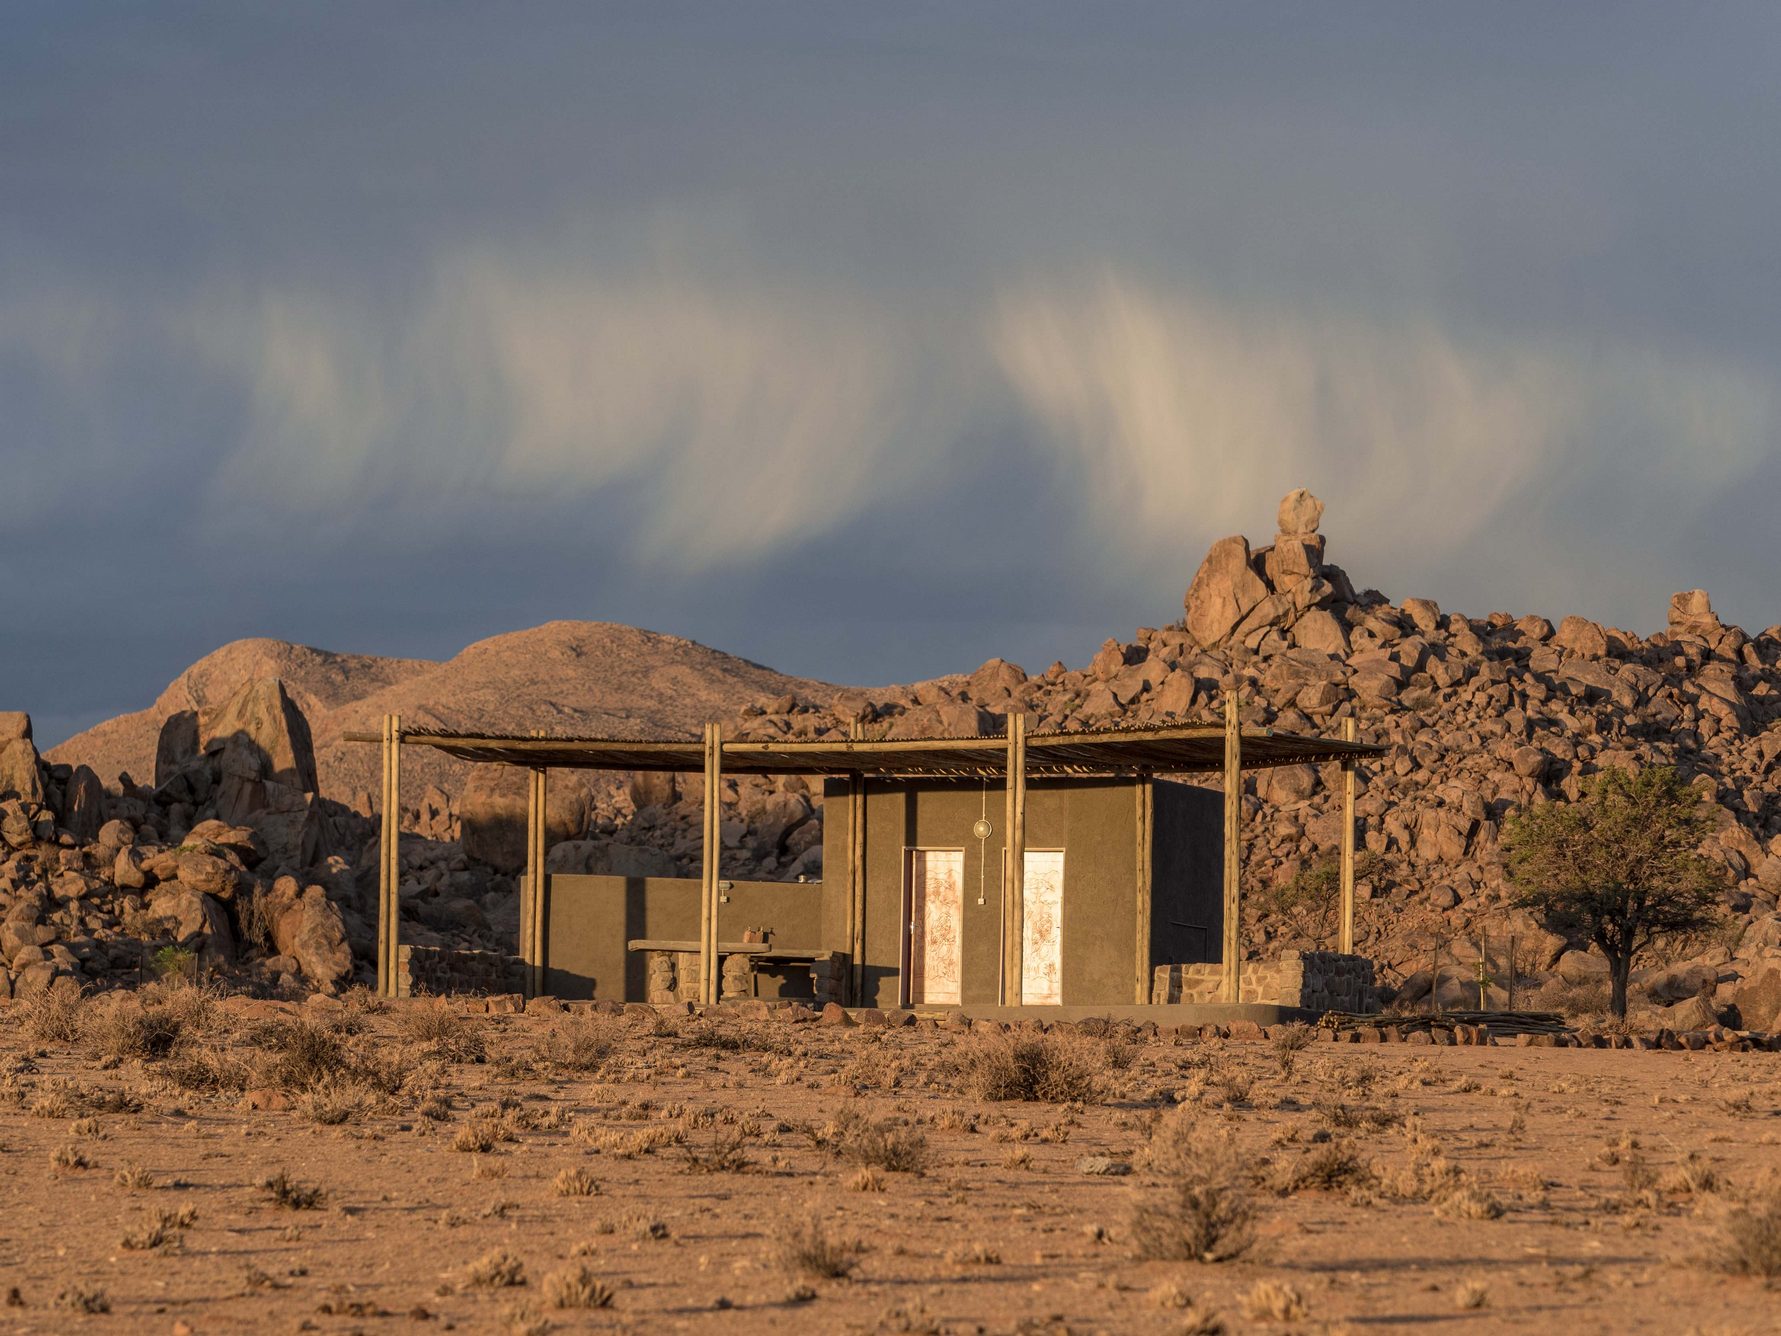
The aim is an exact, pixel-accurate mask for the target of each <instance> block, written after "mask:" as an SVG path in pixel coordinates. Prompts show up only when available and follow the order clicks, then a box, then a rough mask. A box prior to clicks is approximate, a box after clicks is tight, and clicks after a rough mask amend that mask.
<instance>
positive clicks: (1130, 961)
mask: <svg viewBox="0 0 1781 1336" xmlns="http://www.w3.org/2000/svg"><path fill="white" fill-rule="evenodd" d="M1156 788H1157V789H1158V790H1180V791H1181V792H1180V793H1178V794H1177V793H1171V794H1170V795H1169V796H1168V797H1166V798H1165V799H1163V800H1162V802H1160V803H1159V804H1158V809H1157V816H1156V825H1157V827H1158V829H1161V828H1162V826H1163V825H1164V823H1167V822H1176V821H1185V822H1187V823H1188V828H1187V829H1183V830H1180V831H1172V832H1171V838H1170V843H1169V850H1168V854H1167V859H1168V867H1167V877H1168V880H1167V882H1166V883H1165V885H1166V886H1167V887H1168V888H1169V889H1168V897H1167V908H1166V909H1163V910H1157V911H1156V912H1154V913H1153V924H1154V922H1155V920H1156V919H1159V918H1166V917H1168V915H1169V914H1170V913H1173V912H1174V911H1175V909H1176V908H1178V906H1179V905H1180V904H1182V903H1188V902H1192V903H1195V904H1197V903H1198V901H1199V900H1202V899H1203V898H1204V892H1203V889H1201V890H1199V891H1194V890H1193V889H1192V887H1191V885H1190V883H1191V882H1192V879H1193V878H1194V877H1195V876H1197V875H1199V873H1200V871H1201V870H1202V869H1203V868H1204V867H1207V866H1210V867H1211V869H1212V874H1213V877H1214V881H1213V888H1214V892H1216V887H1217V881H1216V877H1217V871H1218V861H1219V859H1218V851H1217V848H1216V844H1215V845H1214V847H1213V849H1212V851H1211V853H1210V855H1209V856H1208V855H1207V854H1206V853H1205V852H1204V850H1203V849H1201V848H1200V847H1199V846H1200V845H1201V844H1202V842H1203V841H1205V840H1206V839H1207V837H1208V832H1207V831H1206V830H1205V829H1204V823H1203V820H1202V819H1201V814H1202V813H1203V811H1204V809H1205V803H1204V801H1203V799H1205V798H1207V797H1209V798H1210V799H1211V811H1212V813H1213V816H1214V818H1217V817H1218V813H1219V808H1218V800H1217V795H1216V794H1208V793H1207V791H1205V790H1201V789H1195V788H1192V787H1191V786H1189V785H1183V784H1170V783H1158V784H1157V785H1156ZM823 803H824V811H825V812H826V813H827V814H828V815H827V820H825V822H824V831H823V836H824V845H823V869H824V888H825V889H824V909H823V923H824V933H825V940H824V943H823V944H824V945H825V946H826V947H828V948H829V949H831V950H837V951H846V950H847V949H848V942H847V941H846V940H845V939H846V931H847V928H846V924H847V893H848V892H847V880H848V877H847V873H848V850H847V821H846V819H845V814H846V811H847V807H846V803H847V784H846V782H845V781H843V780H831V781H829V782H828V784H827V785H826V786H825V790H824V798H823ZM1004 811H1005V794H1004V790H1003V789H1002V787H1001V785H999V784H992V785H990V786H989V788H988V789H987V790H985V789H984V787H983V786H982V785H981V784H980V783H975V782H959V783H945V782H937V781H936V782H923V783H905V782H899V783H891V782H889V781H875V782H872V783H870V784H868V786H867V794H866V953H865V961H864V968H863V970H862V996H861V999H860V1000H861V1004H862V1005H865V1006H881V1007H894V1006H897V1005H898V1004H899V1002H900V1001H901V991H900V986H901V953H902V950H903V937H902V931H903V892H904V886H903V881H904V865H903V859H904V852H905V850H907V849H912V848H928V849H963V850H964V851H965V884H964V888H963V889H964V902H965V903H964V923H963V949H964V980H963V1000H964V1002H966V1003H976V1004H993V1003H995V1002H996V1001H998V1000H999V989H1000V960H1001V931H1002V924H1001V906H1002V897H1001V878H1002V871H1001V869H1002V858H1003V850H1004V847H1005V843H1004V841H1005V834H1006V832H1005V830H1004V826H1005V819H1004ZM980 816H987V817H988V819H989V821H990V824H991V825H992V827H993V828H994V830H993V833H992V834H991V835H990V837H989V839H988V840H987V841H985V842H982V844H981V845H980V842H979V841H978V839H977V837H976V836H975V835H974V834H973V833H972V830H971V827H972V825H973V824H974V823H975V822H976V821H977V819H978V818H979V817H980ZM1138 825H1139V782H1138V781H1136V780H1131V779H1103V780H1095V779H1084V780H1068V781H1061V780H1053V781H1039V782H1035V783H1033V784H1030V785H1029V786H1028V787H1027V830H1026V846H1027V848H1028V849H1034V850H1037V849H1062V850H1063V851H1064V896H1063V910H1064V922H1063V979H1062V983H1063V1002H1064V1005H1066V1006H1070V1005H1091V1006H1092V1005H1103V1004H1107V1005H1111V1004H1115V1003H1118V1004H1125V1003H1130V1002H1131V1001H1132V1000H1133V998H1134V996H1135V991H1136V988H1137V981H1138V975H1139V973H1140V970H1139V966H1138V961H1137V958H1136V950H1137V892H1138V840H1139V833H1138ZM1220 831H1221V827H1220V824H1219V821H1218V820H1217V819H1215V820H1214V822H1213V824H1212V826H1211V827H1210V832H1209V833H1210V838H1211V839H1212V840H1213V841H1214V842H1216V841H1217V840H1218V839H1219V837H1220ZM1190 846H1191V847H1190ZM1155 856H1156V855H1155V853H1154V851H1153V853H1152V858H1153V860H1154V858H1155ZM980 881H981V882H982V885H981V886H980V885H979V883H980ZM980 895H981V898H982V900H983V903H982V904H979V903H978V900H979V897H980ZM1196 895H1197V896H1198V899H1195V896H1196ZM1213 900H1214V903H1216V901H1217V896H1216V893H1215V894H1214V896H1213ZM1154 905H1155V900H1154V893H1153V906H1154ZM1152 931H1153V932H1154V931H1155V928H1154V926H1153V929H1152ZM1159 958H1160V957H1157V956H1156V954H1155V952H1154V951H1153V952H1152V959H1151V960H1147V961H1145V962H1144V967H1143V971H1142V973H1143V974H1144V976H1145V977H1146V979H1148V976H1149V972H1150V967H1151V965H1152V963H1154V961H1155V960H1156V959H1159Z"/></svg>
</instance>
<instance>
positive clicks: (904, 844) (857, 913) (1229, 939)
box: [362, 706, 1381, 1008]
mask: <svg viewBox="0 0 1781 1336" xmlns="http://www.w3.org/2000/svg"><path fill="white" fill-rule="evenodd" d="M1346 722H1347V724H1348V733H1349V736H1348V737H1345V738H1342V739H1334V738H1319V737H1308V736H1304V735H1297V734H1286V733H1277V732H1273V731H1269V730H1256V731H1251V732H1241V731H1240V730H1239V729H1238V727H1237V724H1236V715H1235V709H1234V706H1232V707H1230V708H1228V709H1227V717H1226V724H1225V726H1224V727H1223V728H1219V727H1216V726H1214V727H1204V726H1164V727H1155V728H1130V729H1119V730H1106V731H1100V732H1074V733H1032V734H1029V733H1028V732H1027V731H1026V727H1025V720H1024V717H1023V716H1019V715H1014V716H1010V721H1009V729H1008V733H1007V734H1006V735H1005V736H1003V737H961V738H928V739H873V738H866V737H853V738H848V739H825V740H798V739H781V740H776V741H769V742H757V741H741V740H730V741H726V740H724V739H723V737H722V736H721V733H720V732H719V730H718V728H717V726H715V725H710V726H708V727H707V729H706V733H705V737H704V738H703V739H702V740H700V741H692V740H688V741H684V742H653V741H627V740H622V739H610V738H546V737H519V736H480V735H471V734H457V733H451V734H448V733H439V732H432V731H423V730H415V731H404V730H403V729H402V728H401V724H400V720H399V719H397V718H395V717H394V716H391V717H390V718H388V719H386V721H385V728H384V732H383V735H382V737H381V739H370V738H366V739H362V740H367V741H369V740H381V741H382V742H383V744H384V758H385V761H384V765H385V802H384V812H385V823H384V824H385V840H384V867H383V876H382V884H383V897H384V898H383V901H382V904H381V906H380V913H379V939H380V959H379V965H380V968H379V980H380V986H381V987H382V988H383V990H384V991H386V992H399V991H401V990H402V983H403V981H404V980H405V979H407V978H409V977H410V976H411V975H412V974H413V973H414V972H415V971H416V969H417V967H416V966H415V965H414V964H413V961H414V957H413V954H412V953H409V955H408V956H406V957H405V956H404V954H403V952H402V949H401V947H400V945H399V942H398V941H397V935H398V924H399V914H398V912H397V910H398V909H399V905H398V904H397V901H396V883H397V873H398V866H397V863H396V859H395V854H394V850H395V838H396V837H395V829H394V823H393V821H391V820H390V817H389V813H391V812H393V811H395V810H396V809H397V808H398V806H399V803H398V801H397V795H398V794H399V785H400V749H401V747H403V746H428V747H436V748H438V749H439V750H441V751H444V752H446V753H447V754H449V755H452V756H456V757H459V758H461V759H464V760H468V761H479V762H492V763H499V764H507V765H519V766H524V767H526V768H527V769H528V770H530V771H531V773H532V803H531V816H530V820H529V845H528V849H529V855H528V860H527V861H528V872H527V876H526V879H525V882H524V884H523V890H522V899H521V916H520V918H521V930H520V935H521V941H520V943H519V951H518V952H517V955H518V957H519V959H518V961H517V962H515V963H516V965H517V966H518V974H519V977H521V978H522V979H523V980H524V981H525V984H526V991H528V992H530V993H543V994H549V995H552V996H556V997H562V998H597V999H610V1000H613V1001H624V1002H656V1003H661V1002H667V1001H696V1002H705V1003H712V1002H717V1001H720V1000H728V999H741V998H769V999H772V998H801V999H806V1000H809V1001H812V1002H817V1003H821V1002H826V1001H838V1002H844V1003H846V1004H849V1005H856V1006H867V1007H882V1008H893V1007H960V1006H967V1007H968V1006H997V1005H1002V1006H1070V1007H1108V1006H1116V1005H1117V1006H1123V1005H1132V1004H1146V1003H1149V1002H1151V1001H1152V1000H1153V989H1154V988H1155V986H1156V985H1155V980H1156V979H1158V978H1159V977H1164V976H1167V977H1179V973H1180V967H1183V966H1192V965H1201V966H1202V967H1204V966H1205V965H1206V964H1207V963H1211V964H1213V965H1216V966H1218V967H1219V968H1220V970H1221V973H1220V981H1221V982H1220V986H1221V988H1222V990H1223V991H1224V993H1225V995H1226V996H1227V999H1228V1000H1230V1001H1237V1000H1240V999H1242V998H1243V997H1244V996H1245V993H1244V991H1243V990H1242V987H1241V984H1240V982H1239V973H1240V968H1241V954H1242V952H1241V947H1240V943H1239V941H1238V925H1239V919H1240V915H1239V913H1238V908H1239V901H1238V876H1237V871H1238V869H1237V859H1236V857H1235V854H1236V835H1237V832H1238V819H1239V816H1240V812H1241V807H1240V802H1239V795H1240V793H1241V772H1242V769H1243V768H1244V767H1246V766H1247V767H1256V766H1274V765H1290V764H1303V763H1307V762H1337V763H1340V764H1341V765H1342V766H1343V768H1344V770H1345V771H1346V772H1348V773H1350V774H1351V773H1352V766H1353V764H1354V763H1355V762H1356V761H1357V760H1358V759H1359V758H1361V757H1364V756H1368V755H1374V754H1377V753H1378V752H1379V751H1380V750H1381V749H1380V748H1377V747H1374V746H1371V745H1368V744H1365V743H1360V742H1357V741H1355V740H1353V736H1352V721H1346ZM557 768H576V769H608V770H622V771H679V772H689V771H690V772H699V771H702V772H703V774H704V777H705V785H704V793H705V795H706V804H705V830H704V836H705V838H704V865H703V869H702V875H701V876H700V877H698V878H692V877H624V876H599V875H571V874H559V873H547V872H546V871H545V857H544V854H545V850H544V848H543V820H542V815H541V814H542V812H543V811H544V797H545V784H546V782H547V781H546V775H547V772H548V771H549V770H551V769H557ZM1207 771H1211V772H1214V773H1219V774H1221V775H1222V777H1223V784H1222V791H1221V789H1214V788H1207V787H1202V786H1200V785H1197V784H1193V783H1189V782H1184V781H1183V780H1181V779H1179V778H1175V776H1182V775H1193V774H1197V773H1204V772H1207ZM726 774H753V775H784V774H801V775H817V776H822V777H823V796H824V827H823V830H824V834H823V874H824V875H823V880H822V881H820V882H773V881H736V880H731V879H726V878H725V877H724V876H723V875H722V867H721V864H720V855H721V841H720V840H719V839H718V838H717V832H718V830H719V828H720V819H721V812H720V811H719V810H718V806H717V804H714V803H713V802H712V795H715V794H720V793H721V791H722V790H721V780H722V778H723V776H724V775H726ZM1346 789H1347V810H1348V814H1349V821H1348V826H1347V829H1348V836H1347V838H1345V840H1344V848H1343V852H1344V878H1343V885H1344V914H1343V920H1342V921H1343V924H1344V950H1348V949H1351V941H1350V939H1351V935H1352V904H1353V900H1352V853H1353V807H1352V803H1353V798H1352V785H1351V784H1350V785H1347V786H1346ZM425 955H426V961H427V963H426V970H427V976H426V977H427V981H428V983H429V985H430V986H431V987H433V988H434V989H435V990H443V989H445V988H448V987H450V986H451V985H452V983H453V973H452V968H453V967H452V962H451V961H450V960H448V959H442V958H441V953H437V952H433V953H425ZM405 962H406V963H405ZM1171 970H1173V971H1175V973H1174V974H1173V975H1170V971H1171ZM1159 971H1160V974H1159ZM471 975H474V976H476V977H480V978H486V977H487V976H488V962H486V961H483V962H479V963H477V964H476V965H475V966H474V967H470V966H466V978H465V982H466V983H468V982H469V976H471Z"/></svg>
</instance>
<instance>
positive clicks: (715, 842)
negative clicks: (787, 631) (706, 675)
mask: <svg viewBox="0 0 1781 1336" xmlns="http://www.w3.org/2000/svg"><path fill="white" fill-rule="evenodd" d="M722 783H723V730H722V728H721V727H720V726H719V725H717V724H706V725H705V844H704V857H703V872H704V886H703V889H702V903H703V912H702V914H701V915H700V927H701V929H702V940H701V941H700V944H699V971H700V980H699V983H700V991H701V993H702V995H703V997H704V1001H705V1003H706V1004H707V1005H716V1003H717V999H718V977H717V971H718V961H717V942H718V913H717V882H718V858H719V855H720V854H721V852H722V845H723V813H722V809H723V795H722V793H721V792H720V790H719V787H718V786H719V785H720V784H722Z"/></svg>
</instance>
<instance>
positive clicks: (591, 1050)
mask: <svg viewBox="0 0 1781 1336" xmlns="http://www.w3.org/2000/svg"><path fill="white" fill-rule="evenodd" d="M622 1037H623V1027H622V1025H621V1024H620V1023H619V1021H618V1019H617V1018H616V1017H613V1016H608V1015H605V1014H603V1013H601V1012H594V1011H572V1012H570V1013H569V1014H568V1015H566V1016H563V1017H561V1018H559V1019H558V1020H556V1021H554V1022H553V1023H552V1024H551V1027H550V1028H549V1029H548V1030H546V1031H545V1032H544V1037H543V1038H542V1039H541V1040H540V1041H539V1043H538V1056H539V1057H540V1058H542V1059H543V1060H544V1061H545V1062H547V1063H549V1064H550V1065H551V1066H553V1067H557V1068H559V1069H561V1070H563V1071H569V1072H597V1071H599V1070H600V1069H601V1068H602V1067H604V1066H605V1065H606V1060H607V1059H608V1058H610V1057H611V1056H612V1054H613V1052H614V1050H616V1049H617V1048H618V1044H619V1040H620V1039H621V1038H622Z"/></svg>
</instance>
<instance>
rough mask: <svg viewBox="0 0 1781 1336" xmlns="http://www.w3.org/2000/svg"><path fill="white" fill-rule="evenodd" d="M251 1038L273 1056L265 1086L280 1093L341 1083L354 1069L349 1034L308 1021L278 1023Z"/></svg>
mask: <svg viewBox="0 0 1781 1336" xmlns="http://www.w3.org/2000/svg"><path fill="white" fill-rule="evenodd" d="M251 1038H252V1039H253V1040H254V1041H255V1042H256V1043H257V1044H258V1045H259V1047H261V1048H263V1049H265V1050H266V1051H267V1052H268V1053H269V1054H270V1055H271V1058H270V1060H269V1061H268V1063H267V1065H266V1067H265V1070H264V1072H263V1078H264V1080H265V1083H266V1084H267V1085H273V1086H278V1087H280V1088H281V1089H285V1090H307V1089H309V1088H310V1087H311V1086H315V1085H320V1084H322V1083H323V1082H328V1081H333V1080H336V1079H338V1077H339V1075H340V1073H341V1072H343V1071H345V1070H346V1069H347V1068H349V1067H350V1066H351V1065H352V1058H351V1054H350V1052H349V1051H348V1049H347V1042H346V1041H347V1035H346V1031H345V1030H344V1029H342V1028H341V1027H339V1026H335V1025H328V1024H324V1023H321V1022H318V1021H312V1020H309V1019H308V1018H306V1017H302V1016H299V1017H297V1018H296V1019H294V1020H287V1021H275V1022H273V1023H272V1024H270V1025H267V1026H264V1027H261V1028H260V1029H258V1030H257V1031H256V1032H255V1033H254V1034H253V1035H252V1036H251Z"/></svg>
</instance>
